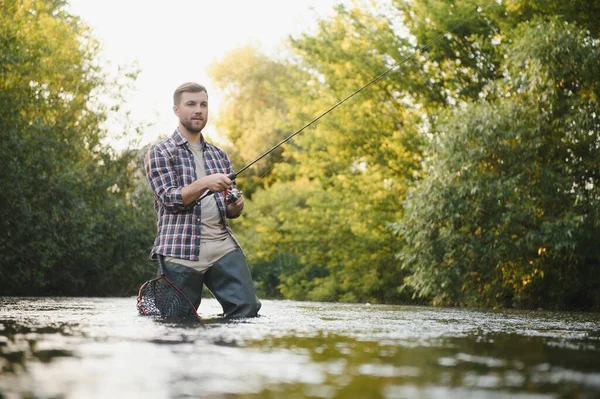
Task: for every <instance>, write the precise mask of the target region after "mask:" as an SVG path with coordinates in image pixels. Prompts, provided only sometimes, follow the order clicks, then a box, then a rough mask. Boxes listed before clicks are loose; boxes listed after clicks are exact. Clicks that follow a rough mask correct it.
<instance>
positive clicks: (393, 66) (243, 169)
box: [199, 3, 493, 201]
mask: <svg viewBox="0 0 600 399" xmlns="http://www.w3.org/2000/svg"><path fill="white" fill-rule="evenodd" d="M492 5H493V3H492V4H490V5H488V6H487V7H485V8H483V9H482V8H479V7H478V8H477V11H476V13H481V12H483V11H484V10H485V9H487V8H489V7H491V6H492ZM476 13H473V16H471V17H469V18H467V19H465V20H463V21H462V22H461V23H459V24H457V25H455V26H454V27H452V29H449V30H447V31H445V32H444V33H442V34H440V35H439V36H437V37H436V38H435V39H434V40H432V41H430V42H429V43H427V44H426V45H425V46H422V47H420V48H418V49H417V50H416V51H415V52H414V53H412V54H410V55H408V56H406V57H404V58H403V59H402V60H400V61H399V62H397V63H396V64H394V65H392V66H391V67H390V68H388V69H387V70H385V71H384V72H382V73H380V74H379V75H377V76H376V77H374V78H373V79H371V80H370V81H369V82H367V83H366V84H364V85H363V86H361V87H360V88H358V89H356V90H355V91H353V92H352V93H350V94H349V95H347V96H346V97H344V98H343V99H342V100H340V101H338V102H337V103H335V104H334V105H333V106H331V107H330V108H329V109H327V110H326V111H324V112H322V113H321V114H320V115H319V116H317V117H315V118H314V119H313V120H311V121H310V122H308V123H307V124H305V125H304V126H302V127H301V128H300V129H298V130H296V131H295V132H294V133H292V134H290V135H289V136H287V137H286V138H285V139H283V140H281V141H280V142H279V143H277V144H275V145H274V146H273V147H272V148H270V149H269V150H267V151H265V152H264V153H263V154H261V155H260V156H259V157H258V158H256V159H255V160H253V161H252V162H250V163H249V164H247V165H246V166H244V167H243V168H241V169H240V170H239V171H237V172H234V173H231V174H229V175H227V177H228V178H229V179H230V180H235V179H236V178H237V177H238V176H239V175H240V174H241V173H242V172H244V171H245V170H246V169H248V168H249V167H251V166H252V165H254V164H255V163H257V162H258V161H260V160H261V159H263V158H264V157H266V156H267V155H269V154H270V153H272V152H273V151H275V150H276V149H277V148H279V147H280V146H282V145H283V144H285V143H286V142H288V141H289V140H291V139H292V138H293V137H294V136H296V135H297V134H299V133H301V132H302V131H304V130H305V129H306V128H308V127H310V126H312V125H313V124H314V123H315V122H317V121H318V120H319V119H321V118H323V117H324V116H325V115H327V114H328V113H330V112H331V111H333V110H334V109H336V108H337V107H339V106H341V105H342V104H344V103H345V102H346V101H348V100H350V99H351V98H352V97H354V96H356V95H357V94H359V93H360V92H362V91H363V90H365V89H366V88H367V87H369V86H371V85H373V84H375V83H377V82H378V81H380V80H381V79H383V78H384V77H386V76H387V75H389V74H390V73H391V72H392V71H394V70H395V69H396V68H398V67H399V66H400V65H402V64H404V63H405V62H406V61H408V60H409V59H411V58H412V57H414V56H415V54H418V53H420V52H422V51H423V50H427V49H428V48H429V47H431V46H433V45H434V44H436V43H437V42H439V41H440V40H442V38H443V37H444V36H445V35H447V34H449V33H453V32H454V31H456V30H457V29H458V28H460V27H462V26H463V25H465V24H466V23H467V22H469V21H470V20H472V19H473V18H474V16H475V14H476ZM211 194H214V193H213V192H212V191H210V190H208V191H207V192H206V193H204V194H203V195H202V196H201V197H200V198H199V201H201V200H203V199H204V198H206V197H208V196H209V195H211ZM236 199H237V198H236Z"/></svg>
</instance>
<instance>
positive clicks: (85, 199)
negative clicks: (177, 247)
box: [0, 0, 153, 295]
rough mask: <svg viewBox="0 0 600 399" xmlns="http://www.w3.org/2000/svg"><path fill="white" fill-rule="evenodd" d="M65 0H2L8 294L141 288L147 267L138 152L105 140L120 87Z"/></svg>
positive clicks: (0, 282)
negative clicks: (107, 103) (103, 101)
mask: <svg viewBox="0 0 600 399" xmlns="http://www.w3.org/2000/svg"><path fill="white" fill-rule="evenodd" d="M64 5H65V2H63V1H10V0H7V1H3V2H2V11H0V12H1V15H2V18H1V19H0V54H1V55H0V132H1V134H2V140H0V154H1V157H2V169H3V172H2V174H0V186H1V187H2V188H3V190H4V195H2V196H1V197H0V212H1V216H0V253H2V254H3V257H2V259H1V260H0V292H2V294H5V295H6V294H17V295H123V294H127V295H131V294H133V293H134V292H135V288H136V286H138V285H139V284H140V282H142V281H143V279H144V278H145V277H147V275H148V271H147V270H145V269H146V267H145V266H144V264H145V262H144V261H143V260H142V259H144V258H147V253H148V252H147V251H148V248H149V246H150V245H151V242H152V235H153V232H152V228H153V222H152V221H151V219H149V217H148V215H151V209H150V206H146V205H145V202H146V201H145V200H144V206H141V204H142V202H140V198H139V197H140V196H141V195H144V194H143V193H137V192H136V184H137V181H139V177H138V175H137V174H136V168H137V167H136V163H135V159H136V156H137V155H136V154H135V153H134V152H126V153H123V154H114V153H113V152H112V151H111V150H109V149H108V148H106V147H104V146H103V145H102V144H101V143H102V140H103V138H104V137H105V132H104V130H102V129H101V128H100V125H101V123H102V122H104V121H105V120H106V117H107V115H108V110H107V109H106V107H103V106H101V105H99V104H100V101H99V97H100V96H106V95H112V94H113V93H118V90H119V89H120V86H118V85H115V86H112V85H111V84H110V83H109V82H107V80H106V78H105V77H104V76H103V75H102V73H101V72H100V69H99V67H98V66H97V65H96V64H95V63H94V58H93V55H94V53H95V51H96V50H97V48H98V44H97V43H96V42H95V40H94V39H93V38H92V37H91V36H90V35H89V32H88V29H87V27H86V26H85V25H84V24H83V23H82V22H81V21H80V20H79V19H78V18H77V17H75V16H73V15H70V14H68V13H67V12H66V11H65V10H64Z"/></svg>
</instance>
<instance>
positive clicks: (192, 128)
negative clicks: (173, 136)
mask: <svg viewBox="0 0 600 399" xmlns="http://www.w3.org/2000/svg"><path fill="white" fill-rule="evenodd" d="M202 122H203V123H200V124H199V125H198V124H194V123H193V121H191V120H188V121H181V124H182V125H183V126H184V127H185V128H186V129H187V130H188V132H190V133H200V132H201V131H202V129H204V126H206V120H203V121H202Z"/></svg>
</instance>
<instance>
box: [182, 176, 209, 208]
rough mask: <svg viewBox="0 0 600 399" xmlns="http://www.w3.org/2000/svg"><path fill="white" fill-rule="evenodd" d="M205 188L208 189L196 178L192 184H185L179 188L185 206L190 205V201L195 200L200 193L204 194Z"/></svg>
mask: <svg viewBox="0 0 600 399" xmlns="http://www.w3.org/2000/svg"><path fill="white" fill-rule="evenodd" d="M206 190H208V187H207V186H206V184H204V183H203V182H202V181H201V180H196V181H195V182H193V183H192V184H188V185H187V186H185V187H184V188H182V189H181V196H182V197H183V204H184V205H185V206H188V205H190V204H191V203H192V202H194V201H196V200H197V199H198V198H199V197H200V196H201V195H202V194H204V192H205V191H206Z"/></svg>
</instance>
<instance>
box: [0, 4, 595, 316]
mask: <svg viewBox="0 0 600 399" xmlns="http://www.w3.org/2000/svg"><path fill="white" fill-rule="evenodd" d="M64 5H65V4H64V2H62V1H50V0H48V1H45V2H40V1H36V2H23V1H16V0H11V1H5V2H3V9H2V11H1V12H2V20H1V21H0V29H1V30H0V132H1V133H0V134H2V140H0V154H1V156H2V174H1V175H0V182H1V187H2V191H3V195H2V196H0V212H2V216H1V220H0V248H1V250H0V253H1V254H2V258H1V259H0V295H2V294H4V295H133V294H135V289H136V288H137V286H139V284H140V283H141V282H143V281H144V280H145V279H146V278H147V277H149V275H151V274H152V273H153V270H152V267H149V265H148V260H147V257H148V252H149V249H150V247H151V245H152V241H153V238H154V233H155V220H154V214H153V211H152V208H151V207H152V202H151V198H150V194H149V192H148V190H147V187H146V184H145V182H144V180H143V178H142V175H141V172H140V169H139V166H140V165H139V155H140V152H141V151H142V150H139V151H127V152H124V153H118V154H117V153H115V152H114V151H112V150H110V149H109V148H108V147H106V146H103V145H102V144H101V143H102V139H103V137H104V136H105V134H106V132H105V131H104V130H103V129H102V128H101V127H100V126H102V122H103V121H105V120H106V118H107V117H108V116H109V115H110V113H111V112H112V111H111V109H109V108H108V107H102V106H99V104H100V102H99V101H97V100H98V98H99V97H100V96H102V97H103V98H104V97H107V96H109V97H110V96H112V97H113V99H114V101H113V103H115V104H118V103H119V101H120V99H119V97H118V96H119V93H120V86H119V84H118V83H113V82H111V81H110V80H109V79H108V78H107V77H106V76H105V75H103V74H102V73H101V70H100V68H99V67H98V66H97V65H96V64H95V62H94V54H95V52H96V50H97V45H98V44H97V43H96V42H95V40H94V39H93V38H92V37H90V35H89V33H88V31H87V28H86V27H85V25H83V24H82V23H81V21H79V20H78V19H77V17H75V16H72V15H69V14H68V13H67V12H65V11H64V9H65V7H64ZM599 17H600V4H598V2H596V1H583V0H574V1H570V2H561V1H558V0H557V1H551V0H543V1H540V0H537V1H535V2H534V1H529V0H511V1H503V2H497V1H492V0H486V1H483V0H464V1H459V2H449V1H446V0H415V1H412V2H405V1H400V0H398V1H396V0H390V1H386V2H379V3H377V2H368V3H367V2H365V3H360V2H356V3H354V5H352V6H338V7H337V8H336V9H335V12H334V14H333V16H331V17H328V18H326V19H323V20H321V21H319V23H318V29H317V30H316V32H314V33H306V34H303V35H300V36H298V37H294V38H290V40H289V45H288V46H287V51H286V57H285V58H274V57H271V58H269V57H267V56H266V55H264V54H262V53H261V52H260V51H259V50H258V49H256V48H253V47H247V48H241V49H238V50H236V51H234V52H232V53H230V54H229V56H228V57H227V58H225V59H224V60H223V61H222V62H220V63H218V64H215V65H214V66H213V69H212V71H211V74H212V77H213V78H214V79H215V81H217V82H218V83H219V85H220V86H221V87H222V88H223V89H224V90H225V91H226V92H227V102H226V103H225V104H224V106H223V109H221V110H220V113H219V115H220V117H219V119H218V120H217V121H216V123H217V125H218V127H219V131H220V132H222V133H223V134H225V135H226V136H227V138H228V140H229V141H230V143H231V148H229V149H228V151H229V153H230V155H231V156H232V158H233V160H234V164H235V165H236V166H237V167H238V168H240V167H242V166H243V165H245V164H247V163H248V162H249V161H251V160H253V159H254V158H256V157H257V156H258V155H260V154H262V153H263V152H264V151H265V150H267V149H268V148H270V147H271V146H272V145H274V144H276V143H278V142H279V141H280V140H282V139H283V138H284V137H286V136H288V135H289V134H291V133H292V132H294V131H296V130H297V129H298V128H300V127H301V126H304V125H305V124H306V123H308V122H309V121H311V120H312V119H313V118H314V117H315V116H317V115H320V114H321V113H322V112H323V111H325V110H327V109H329V108H330V107H331V106H332V105H334V104H335V103H337V102H338V101H339V100H341V99H342V98H344V97H346V96H347V95H348V94H350V93H352V92H353V91H354V90H356V89H357V88H359V87H361V86H362V85H364V84H365V83H367V82H369V81H370V80H371V79H372V78H373V77H375V76H377V75H379V74H380V73H382V72H383V71H385V70H387V69H388V68H390V67H392V66H394V65H397V67H396V68H395V69H394V70H393V72H392V73H390V74H388V75H387V76H386V77H385V78H383V79H381V80H379V81H378V82H377V83H375V84H373V85H371V86H370V87H369V88H367V89H366V90H364V91H362V92H360V93H359V94H358V95H357V96H355V97H354V98H353V99H352V100H350V101H348V102H346V103H344V105H342V106H341V107H339V108H336V109H335V110H334V111H333V112H331V113H330V114H328V115H327V116H326V117H324V118H322V119H321V120H319V121H318V123H316V124H315V125H314V126H313V127H311V128H309V129H307V130H306V131H304V132H302V133H301V134H300V135H298V136H296V137H295V138H294V139H293V140H292V141H290V142H289V143H286V144H285V145H283V146H282V147H280V148H279V149H278V150H277V151H275V152H273V153H271V154H270V155H269V156H268V157H267V158H266V159H264V160H263V161H261V162H260V163H258V164H257V165H255V166H254V167H253V168H251V169H249V170H247V171H246V172H244V173H243V174H242V175H240V177H239V178H238V183H239V184H240V186H241V189H242V190H243V191H244V195H245V197H246V201H247V204H246V207H245V213H244V215H243V217H241V218H240V219H237V220H236V221H235V224H234V228H235V230H236V234H237V235H238V238H240V240H241V241H242V244H243V246H244V249H245V251H246V253H247V255H248V258H249V263H250V265H251V267H252V268H253V275H254V278H255V280H256V284H257V287H258V289H259V292H260V295H261V297H275V298H289V299H297V300H315V301H343V302H371V303H430V304H435V305H450V306H482V307H520V308H539V307H542V308H561V309H595V310H598V309H600V290H598V289H597V287H598V286H599V285H600V245H599V243H600V215H599V212H600V188H599V186H600V181H599V180H600V179H599V174H600V167H599V165H600V151H599V150H600V119H599V118H600V107H599V106H598V102H599V98H600V86H599V85H600V83H599V82H598V76H600V51H599V33H600V32H599V26H600V22H599V21H600V18H599ZM58 39H60V40H58Z"/></svg>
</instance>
